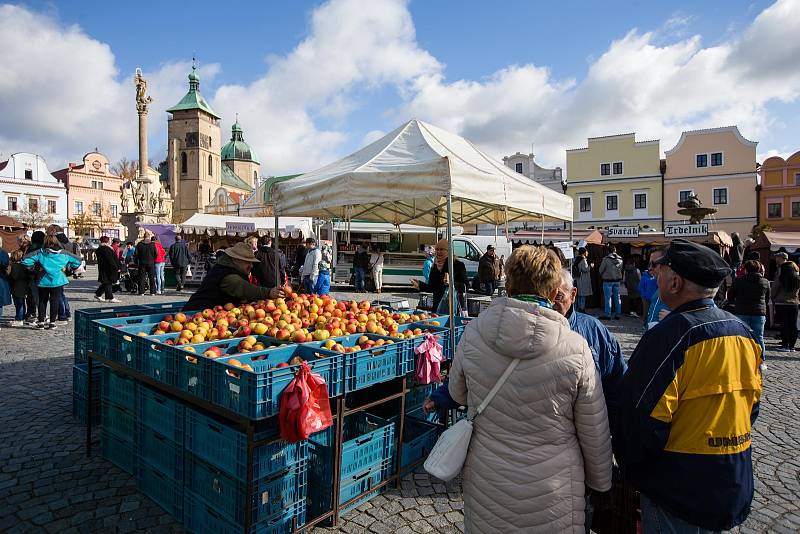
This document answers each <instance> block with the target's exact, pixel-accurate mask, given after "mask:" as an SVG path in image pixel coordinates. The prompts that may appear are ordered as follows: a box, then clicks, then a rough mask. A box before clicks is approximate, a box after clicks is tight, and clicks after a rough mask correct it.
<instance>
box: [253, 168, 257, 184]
mask: <svg viewBox="0 0 800 534" xmlns="http://www.w3.org/2000/svg"><path fill="white" fill-rule="evenodd" d="M256 183H258V171H253V184H256Z"/></svg>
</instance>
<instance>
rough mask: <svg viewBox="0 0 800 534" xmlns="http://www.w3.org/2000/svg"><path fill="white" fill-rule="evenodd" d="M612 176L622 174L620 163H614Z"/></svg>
mask: <svg viewBox="0 0 800 534" xmlns="http://www.w3.org/2000/svg"><path fill="white" fill-rule="evenodd" d="M614 174H622V162H621V161H617V162H615V163H614Z"/></svg>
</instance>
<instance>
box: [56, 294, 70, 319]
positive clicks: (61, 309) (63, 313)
mask: <svg viewBox="0 0 800 534" xmlns="http://www.w3.org/2000/svg"><path fill="white" fill-rule="evenodd" d="M71 316H72V314H71V313H70V310H69V301H68V300H67V295H66V292H65V291H61V297H60V298H59V301H58V318H59V319H69V318H70V317H71Z"/></svg>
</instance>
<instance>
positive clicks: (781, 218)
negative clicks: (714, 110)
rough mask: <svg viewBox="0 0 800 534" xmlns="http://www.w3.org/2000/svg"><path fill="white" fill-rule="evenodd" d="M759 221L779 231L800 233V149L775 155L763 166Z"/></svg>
mask: <svg viewBox="0 0 800 534" xmlns="http://www.w3.org/2000/svg"><path fill="white" fill-rule="evenodd" d="M760 174H761V209H760V210H759V221H758V222H759V224H768V225H769V226H771V227H772V229H773V230H775V231H777V232H800V151H798V152H795V153H794V154H793V155H791V156H790V157H789V158H788V159H785V160H784V159H783V158H782V157H780V156H772V157H771V158H767V160H766V161H764V164H763V165H761V170H760Z"/></svg>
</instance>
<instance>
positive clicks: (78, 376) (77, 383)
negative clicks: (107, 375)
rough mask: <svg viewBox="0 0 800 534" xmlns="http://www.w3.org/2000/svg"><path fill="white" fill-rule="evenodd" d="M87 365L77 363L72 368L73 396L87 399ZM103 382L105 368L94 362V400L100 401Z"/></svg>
mask: <svg viewBox="0 0 800 534" xmlns="http://www.w3.org/2000/svg"><path fill="white" fill-rule="evenodd" d="M87 369H88V364H87V363H76V364H74V365H73V366H72V396H73V397H83V398H86V393H87V390H86V386H87V384H88V381H89V380H88V379H89V373H88V371H87ZM102 381H103V366H102V365H100V364H99V363H97V362H92V399H93V400H96V401H99V400H100V389H101V384H102Z"/></svg>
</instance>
